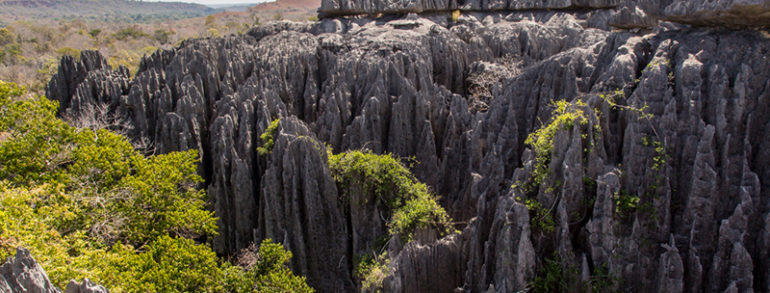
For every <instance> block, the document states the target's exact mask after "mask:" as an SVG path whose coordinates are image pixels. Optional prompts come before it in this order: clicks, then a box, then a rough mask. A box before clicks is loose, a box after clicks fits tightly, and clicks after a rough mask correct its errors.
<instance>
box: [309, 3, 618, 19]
mask: <svg viewBox="0 0 770 293" xmlns="http://www.w3.org/2000/svg"><path fill="white" fill-rule="evenodd" d="M619 2H620V0H546V1H532V0H525V1H520V0H498V1H478V0H472V1H448V0H421V1H380V0H364V1H353V0H323V1H321V8H320V9H318V12H319V13H321V14H322V15H324V16H336V15H356V14H377V13H385V14H391V13H410V12H412V13H423V12H435V11H451V10H462V11H506V10H507V11H511V10H546V9H568V8H570V9H577V8H613V7H616V6H617V5H618V4H619Z"/></svg>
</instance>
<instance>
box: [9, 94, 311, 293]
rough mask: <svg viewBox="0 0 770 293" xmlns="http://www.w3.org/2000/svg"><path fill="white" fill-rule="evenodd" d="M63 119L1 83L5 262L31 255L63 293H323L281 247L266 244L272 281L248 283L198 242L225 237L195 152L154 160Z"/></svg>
mask: <svg viewBox="0 0 770 293" xmlns="http://www.w3.org/2000/svg"><path fill="white" fill-rule="evenodd" d="M56 110H57V104H56V102H52V101H49V100H47V99H46V98H42V97H28V96H26V91H25V90H24V89H23V88H20V87H18V86H16V85H15V84H12V83H5V82H0V161H1V162H3V163H2V164H0V259H5V258H7V257H9V256H11V255H12V253H13V252H14V250H15V248H16V247H18V246H23V247H26V248H28V249H29V250H30V251H31V252H32V254H33V255H34V256H35V258H36V259H37V260H38V261H39V262H40V264H41V266H42V267H43V268H44V269H45V270H46V271H47V272H48V274H49V277H50V278H51V280H52V281H53V282H54V284H56V285H57V286H59V287H64V286H65V285H66V283H67V282H69V280H71V279H83V278H89V279H91V280H93V281H95V282H97V283H101V284H103V285H105V286H107V287H108V288H109V289H110V291H111V292H223V291H228V292H253V291H255V290H256V291H259V292H312V289H310V287H308V286H307V284H306V283H305V280H304V278H301V277H297V276H294V275H293V274H292V273H291V271H290V270H289V269H288V268H287V267H286V266H285V263H286V261H288V259H290V258H291V254H290V253H289V252H287V251H285V250H283V247H282V246H280V245H278V244H270V242H265V243H263V244H264V245H263V246H262V248H263V249H264V251H263V250H262V249H261V250H260V253H261V254H262V255H264V256H265V257H264V258H263V259H264V260H265V261H264V262H263V263H264V264H263V265H262V266H261V267H264V268H265V269H261V270H256V271H254V272H253V273H247V271H245V270H244V269H242V268H240V267H234V266H232V265H230V264H229V263H227V262H223V261H221V260H220V259H219V258H218V257H217V256H216V254H215V253H214V252H213V251H212V250H211V248H210V247H209V246H208V245H206V244H200V243H196V242H195V241H193V240H192V239H205V237H207V236H214V235H216V229H217V227H216V218H215V217H214V215H213V213H212V212H211V211H209V210H208V209H207V208H206V203H205V201H204V199H205V197H206V195H205V193H204V192H203V191H201V190H198V189H197V186H198V184H199V183H200V182H201V178H200V177H199V176H198V175H197V174H196V172H197V159H198V154H197V153H196V152H195V151H187V152H175V153H169V154H164V155H157V156H152V157H144V156H142V155H141V154H140V153H138V152H137V151H136V150H135V149H134V148H133V147H132V146H131V144H130V143H129V142H128V140H127V139H126V138H125V137H123V136H120V135H117V134H114V133H111V132H109V131H107V130H104V129H102V130H96V131H93V130H90V129H77V128H74V127H71V126H69V125H67V124H66V123H64V122H63V121H61V120H59V119H57V118H56V117H55V114H56ZM271 290H274V291H271Z"/></svg>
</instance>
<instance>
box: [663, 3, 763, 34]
mask: <svg viewBox="0 0 770 293" xmlns="http://www.w3.org/2000/svg"><path fill="white" fill-rule="evenodd" d="M672 2H673V3H671V4H670V5H669V6H667V7H666V8H665V9H664V11H663V15H664V17H665V18H666V19H668V20H671V21H677V22H683V23H688V24H695V25H727V26H731V27H767V26H770V15H768V14H770V1H767V0H748V1H747V0H742V1H737V0H723V1H685V0H676V1H672Z"/></svg>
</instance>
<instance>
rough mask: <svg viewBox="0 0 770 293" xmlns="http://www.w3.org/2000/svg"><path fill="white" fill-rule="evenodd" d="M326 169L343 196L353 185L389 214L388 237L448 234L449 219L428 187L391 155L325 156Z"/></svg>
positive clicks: (356, 154) (449, 229) (407, 238)
mask: <svg viewBox="0 0 770 293" xmlns="http://www.w3.org/2000/svg"><path fill="white" fill-rule="evenodd" d="M329 169H330V170H331V172H332V176H334V180H335V181H336V182H337V184H338V186H339V187H340V190H342V191H343V194H345V193H346V192H348V190H350V189H351V187H352V186H353V185H356V186H357V187H359V188H361V190H363V191H364V192H365V193H367V194H374V195H375V196H376V200H377V201H378V202H379V203H380V204H383V205H385V206H387V207H389V208H390V209H391V210H392V211H393V218H392V220H391V222H390V234H391V235H400V236H401V237H402V239H403V240H404V241H406V242H409V241H410V240H411V239H412V237H413V236H414V232H416V231H417V230H419V229H429V228H432V229H435V230H436V231H438V232H439V233H440V234H441V235H446V234H448V233H450V232H451V231H452V224H451V220H450V219H449V216H448V215H447V214H446V211H445V210H444V208H442V207H441V206H440V205H439V204H438V202H436V198H435V196H434V195H432V194H431V193H430V192H429V191H428V187H427V186H426V185H425V184H424V183H421V182H419V181H418V180H417V179H416V178H414V175H412V173H411V172H410V171H409V169H407V167H406V166H404V165H403V164H402V163H401V162H400V161H398V160H397V159H395V158H393V157H392V156H391V155H377V154H372V153H364V152H361V151H351V152H346V153H340V154H336V155H329Z"/></svg>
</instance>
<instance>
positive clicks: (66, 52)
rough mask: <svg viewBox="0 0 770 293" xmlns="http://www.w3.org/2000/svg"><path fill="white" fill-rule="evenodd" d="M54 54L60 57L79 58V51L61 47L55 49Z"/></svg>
mask: <svg viewBox="0 0 770 293" xmlns="http://www.w3.org/2000/svg"><path fill="white" fill-rule="evenodd" d="M56 54H57V55H60V56H70V57H74V58H77V59H79V58H80V50H78V49H74V48H72V47H61V48H59V49H56Z"/></svg>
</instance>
